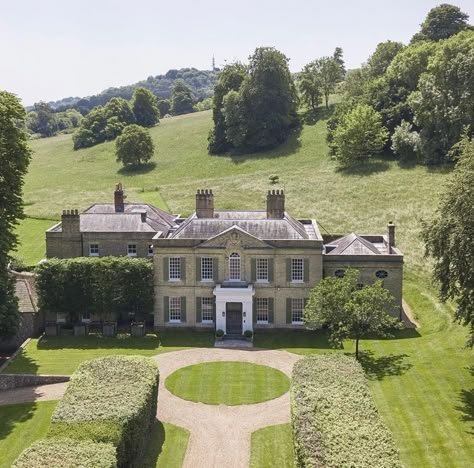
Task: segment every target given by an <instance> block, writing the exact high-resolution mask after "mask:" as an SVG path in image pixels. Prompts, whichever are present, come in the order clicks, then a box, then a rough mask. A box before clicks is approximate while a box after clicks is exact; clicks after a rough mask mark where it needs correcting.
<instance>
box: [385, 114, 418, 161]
mask: <svg viewBox="0 0 474 468" xmlns="http://www.w3.org/2000/svg"><path fill="white" fill-rule="evenodd" d="M391 148H392V151H393V152H394V153H395V154H396V155H398V156H399V157H400V159H401V160H402V161H416V156H417V153H418V152H419V151H420V134H419V133H418V132H415V131H412V125H411V124H410V123H409V122H406V121H405V120H402V123H401V124H400V125H399V126H398V127H396V128H395V131H394V132H393V135H392V147H391Z"/></svg>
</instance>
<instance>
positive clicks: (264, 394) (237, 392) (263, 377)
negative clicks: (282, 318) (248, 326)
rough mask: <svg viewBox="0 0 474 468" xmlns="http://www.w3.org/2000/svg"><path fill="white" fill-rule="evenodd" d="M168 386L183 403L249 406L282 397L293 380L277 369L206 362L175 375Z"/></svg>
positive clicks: (256, 365)
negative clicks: (187, 401) (185, 401)
mask: <svg viewBox="0 0 474 468" xmlns="http://www.w3.org/2000/svg"><path fill="white" fill-rule="evenodd" d="M165 387H166V388H167V389H168V390H169V391H170V392H171V393H173V394H174V395H176V396H178V397H180V398H183V399H184V400H190V401H196V402H201V403H206V404H208V405H219V404H224V405H229V406H230V405H246V404H252V403H260V402H262V401H266V400H273V399H274V398H277V397H279V396H281V395H283V394H284V393H286V392H287V391H288V390H289V388H290V379H289V378H288V377H287V376H286V375H285V374H284V373H283V372H281V371H279V370H277V369H273V368H272V367H267V366H261V365H258V364H250V363H247V362H227V361H224V362H205V363H203V364H195V365H193V366H188V367H183V368H182V369H178V370H177V371H175V372H173V373H172V374H171V375H169V376H168V378H167V379H166V380H165Z"/></svg>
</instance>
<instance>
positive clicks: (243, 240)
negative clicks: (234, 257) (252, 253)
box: [199, 225, 272, 250]
mask: <svg viewBox="0 0 474 468" xmlns="http://www.w3.org/2000/svg"><path fill="white" fill-rule="evenodd" d="M201 247H206V248H211V247H213V248H221V249H229V250H232V249H234V250H239V249H271V248H272V246H270V245H269V244H267V243H266V242H264V241H262V240H260V239H258V238H257V237H255V236H252V234H249V233H248V232H247V231H245V230H243V229H242V228H240V227H238V226H235V225H234V226H232V227H230V228H229V229H226V230H225V231H223V232H221V233H220V234H217V236H214V237H211V238H210V239H208V240H207V241H205V242H203V243H202V244H199V248H201Z"/></svg>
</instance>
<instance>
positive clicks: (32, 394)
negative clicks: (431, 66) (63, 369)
mask: <svg viewBox="0 0 474 468" xmlns="http://www.w3.org/2000/svg"><path fill="white" fill-rule="evenodd" d="M66 386H67V382H63V383H56V384H49V385H38V386H36V387H20V388H16V389H14V390H4V391H2V392H0V405H14V404H17V403H28V402H32V401H46V400H60V399H61V398H62V396H63V395H64V392H65V391H66Z"/></svg>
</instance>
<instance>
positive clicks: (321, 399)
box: [291, 354, 402, 468]
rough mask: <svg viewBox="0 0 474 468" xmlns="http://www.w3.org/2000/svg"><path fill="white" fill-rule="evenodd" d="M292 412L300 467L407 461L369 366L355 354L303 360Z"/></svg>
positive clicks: (393, 466)
mask: <svg viewBox="0 0 474 468" xmlns="http://www.w3.org/2000/svg"><path fill="white" fill-rule="evenodd" d="M291 418H292V426H293V435H294V443H295V453H296V458H297V461H298V466H300V467H303V468H315V467H318V468H319V467H324V468H341V467H358V468H373V467H377V468H397V467H401V466H402V465H401V462H400V461H399V458H398V452H397V450H396V448H395V445H394V442H393V439H392V435H391V434H390V432H389V430H388V429H387V427H386V426H385V424H384V422H383V421H382V418H381V416H380V415H379V413H378V411H377V409H376V407H375V403H374V401H373V399H372V395H371V393H370V391H369V388H368V386H367V382H366V378H365V375H364V371H363V369H362V367H361V366H360V365H359V363H358V362H357V361H355V360H354V359H353V358H350V357H348V356H345V355H342V354H325V355H319V356H310V357H306V358H305V359H302V360H301V361H299V362H297V363H296V364H295V367H294V369H293V382H292V388H291Z"/></svg>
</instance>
